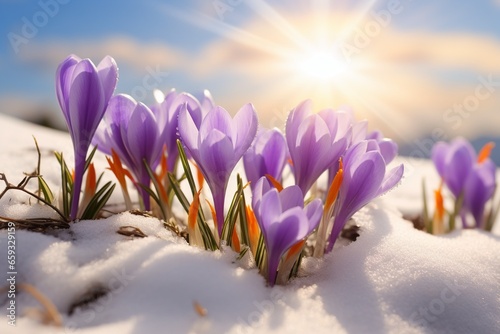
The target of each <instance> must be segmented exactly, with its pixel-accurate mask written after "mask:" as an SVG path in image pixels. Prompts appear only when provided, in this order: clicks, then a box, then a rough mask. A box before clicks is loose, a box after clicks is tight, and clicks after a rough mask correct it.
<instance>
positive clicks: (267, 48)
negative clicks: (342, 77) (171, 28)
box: [161, 5, 290, 57]
mask: <svg viewBox="0 0 500 334" xmlns="http://www.w3.org/2000/svg"><path fill="white" fill-rule="evenodd" d="M161 7H162V8H163V10H164V11H165V13H166V14H167V15H170V16H175V17H177V18H179V19H182V20H184V21H186V22H189V23H191V24H192V25H194V26H198V27H200V28H202V29H206V30H207V31H211V32H213V33H216V34H217V35H219V36H221V37H225V38H227V39H229V40H232V41H234V42H237V43H239V44H243V45H246V46H248V47H251V48H254V49H256V50H260V51H263V52H265V53H267V54H270V55H274V56H277V57H284V56H286V55H288V54H290V50H289V49H287V48H283V47H282V46H280V45H278V44H276V43H273V42H272V41H269V40H267V39H265V38H262V37H260V36H256V35H255V34H252V33H250V32H248V31H245V30H243V29H240V28H237V27H235V26H232V25H230V24H227V23H224V22H222V21H219V20H216V19H214V18H212V17H210V16H208V15H206V14H203V13H196V14H193V13H192V12H190V13H187V12H183V11H181V10H178V9H176V8H174V7H172V6H169V5H162V6H161Z"/></svg>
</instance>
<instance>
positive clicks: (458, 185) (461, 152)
mask: <svg viewBox="0 0 500 334" xmlns="http://www.w3.org/2000/svg"><path fill="white" fill-rule="evenodd" d="M488 146H489V145H487V146H486V147H488ZM491 148H492V146H490V147H489V149H491ZM488 156H489V150H486V151H485V152H482V153H481V154H480V156H479V158H478V157H477V155H476V152H475V150H474V148H473V147H472V145H471V144H470V143H469V142H468V141H467V140H465V139H464V138H460V137H459V138H456V139H454V140H453V141H451V142H450V143H449V144H448V143H445V142H438V143H436V144H435V145H434V147H433V149H432V160H433V162H434V165H435V166H436V169H437V171H438V173H439V175H440V176H441V178H442V180H443V182H444V183H445V184H446V186H447V187H448V189H450V191H451V192H452V194H453V196H455V200H458V199H459V198H460V197H461V196H463V208H461V210H460V211H461V216H462V223H463V224H464V226H466V225H467V224H466V222H465V220H466V212H470V213H471V214H472V216H473V217H474V220H475V222H476V227H481V226H482V225H483V223H484V210H485V206H486V203H487V202H488V200H489V199H491V197H492V196H493V193H494V191H495V187H496V167H495V164H494V163H493V162H492V161H491V160H490V159H489V158H488Z"/></svg>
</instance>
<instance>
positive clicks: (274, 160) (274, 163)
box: [243, 129, 288, 189]
mask: <svg viewBox="0 0 500 334" xmlns="http://www.w3.org/2000/svg"><path fill="white" fill-rule="evenodd" d="M287 156H288V151H287V147H286V141H285V138H284V137H283V134H282V133H281V132H280V131H279V130H278V129H271V130H268V129H260V130H259V131H258V132H257V137H256V138H255V140H254V142H253V143H252V146H250V148H249V149H248V151H247V152H246V153H245V155H243V166H244V167H245V174H246V176H247V179H248V181H250V186H251V187H252V189H253V188H254V187H255V184H256V183H257V180H258V179H260V178H261V177H262V176H266V174H268V175H271V176H272V177H273V178H274V179H276V180H280V179H281V174H282V173H283V168H284V167H285V164H286V161H287Z"/></svg>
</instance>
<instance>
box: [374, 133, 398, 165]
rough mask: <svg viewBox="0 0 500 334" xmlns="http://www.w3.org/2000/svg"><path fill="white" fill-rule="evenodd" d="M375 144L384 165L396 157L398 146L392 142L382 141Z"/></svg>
mask: <svg viewBox="0 0 500 334" xmlns="http://www.w3.org/2000/svg"><path fill="white" fill-rule="evenodd" d="M377 144H378V146H379V149H380V154H382V157H383V158H384V160H385V163H386V164H388V163H390V162H391V161H392V160H394V158H395V157H396V156H397V155H398V144H396V142H394V141H393V140H391V139H382V140H380V141H378V143H377Z"/></svg>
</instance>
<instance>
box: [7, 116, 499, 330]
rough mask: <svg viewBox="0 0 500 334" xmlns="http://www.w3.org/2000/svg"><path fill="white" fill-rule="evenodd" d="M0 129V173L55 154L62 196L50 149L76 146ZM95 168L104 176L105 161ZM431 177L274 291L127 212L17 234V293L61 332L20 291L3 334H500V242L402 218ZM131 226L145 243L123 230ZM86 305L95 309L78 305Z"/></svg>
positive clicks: (24, 209)
mask: <svg viewBox="0 0 500 334" xmlns="http://www.w3.org/2000/svg"><path fill="white" fill-rule="evenodd" d="M0 124H2V129H3V131H2V133H0V140H1V142H2V143H4V144H3V145H2V147H1V148H0V172H4V173H6V174H7V176H8V177H9V180H10V179H11V178H12V180H11V182H13V181H19V180H20V178H21V177H22V175H21V171H26V172H29V171H32V170H33V169H34V167H35V165H36V152H35V151H34V145H33V141H32V137H31V135H35V136H36V138H37V139H38V142H39V144H40V147H41V148H42V150H43V151H44V152H45V153H44V158H43V161H42V172H43V173H44V175H45V176H46V177H47V179H48V181H49V183H50V184H51V185H53V186H55V185H56V184H57V182H58V175H59V169H58V165H57V163H56V162H55V159H52V158H50V154H48V153H47V152H48V151H49V150H54V149H57V150H63V151H64V154H65V156H67V159H68V161H71V160H70V156H71V142H70V139H69V136H68V135H67V134H63V133H59V132H54V131H51V130H46V129H43V128H39V127H36V126H33V125H29V124H26V123H22V122H19V121H15V120H12V119H10V118H7V117H4V116H1V117H0ZM52 160H54V161H52ZM96 161H97V164H98V166H97V169H98V170H103V169H104V167H105V163H104V158H103V157H102V156H101V155H98V156H96ZM423 175H426V182H428V183H429V186H431V184H432V182H434V181H436V182H437V181H438V179H437V176H435V174H433V173H432V166H431V165H430V163H429V162H428V161H418V167H417V168H415V169H414V172H413V173H408V174H407V175H406V177H405V180H403V183H402V184H401V186H400V187H399V188H398V189H396V190H394V191H392V192H390V193H389V194H387V195H386V196H385V197H384V198H382V199H378V200H376V201H374V202H373V203H372V204H370V205H368V206H367V207H366V208H364V209H363V210H361V211H360V212H359V213H358V214H356V215H355V217H354V218H355V221H356V223H357V224H358V225H360V226H361V230H360V237H359V238H358V239H357V241H355V242H353V243H350V244H348V245H344V246H341V247H339V248H336V249H335V250H334V251H333V252H332V254H330V255H328V256H326V257H325V258H324V259H322V260H316V259H310V258H308V259H306V260H305V262H304V265H303V270H302V271H301V273H300V277H298V278H296V279H294V280H293V281H291V282H290V284H288V285H287V286H275V287H274V288H270V287H267V286H266V284H265V280H264V278H263V277H262V276H260V275H259V274H258V272H257V270H256V269H254V268H251V267H250V265H249V261H248V259H247V258H243V259H242V260H237V254H236V253H234V252H232V251H231V250H230V249H224V250H223V251H222V252H213V253H212V252H206V251H203V250H200V249H197V248H194V247H191V246H189V245H187V244H186V242H185V241H184V240H183V239H181V238H178V237H176V236H174V235H172V233H171V232H169V231H168V230H166V229H165V228H163V226H162V224H161V222H160V221H159V220H157V219H155V218H150V217H143V216H138V215H133V214H131V213H121V214H118V215H114V216H111V217H109V218H106V219H102V220H96V221H81V222H78V223H75V224H72V226H71V229H69V230H63V231H56V232H51V233H47V234H41V233H34V232H28V231H23V230H18V231H16V246H17V248H16V251H17V259H16V264H17V272H18V274H17V282H18V283H21V282H25V283H29V284H32V285H34V286H35V287H36V288H37V289H38V290H39V291H40V292H42V293H43V294H44V295H45V296H46V297H47V298H48V299H49V300H51V301H52V302H53V303H54V304H55V306H56V307H57V309H58V310H59V312H60V313H61V315H62V317H63V324H64V327H63V328H60V329H57V328H56V327H52V326H46V325H42V324H41V323H40V322H39V321H38V320H36V319H34V318H33V317H30V316H27V315H24V316H23V314H24V313H25V312H26V311H27V310H29V309H30V308H39V307H40V306H39V304H38V303H37V302H36V301H35V300H34V299H33V297H31V296H30V295H28V294H27V293H25V292H22V291H19V292H18V293H17V296H16V305H17V307H18V308H17V315H18V318H17V327H15V328H14V327H12V326H9V325H8V324H7V318H6V317H2V320H0V333H35V332H36V333H39V334H45V333H71V332H78V333H85V334H86V333H110V332H114V333H165V332H168V333H303V332H317V333H495V332H496V333H498V332H500V258H499V254H500V237H499V236H498V234H489V233H486V232H483V231H476V230H466V231H460V230H459V231H455V232H453V233H450V234H449V235H446V236H433V235H429V234H426V233H423V232H420V231H417V230H415V229H414V228H413V227H412V225H411V223H410V222H408V221H406V220H403V219H402V218H401V213H400V212H399V211H398V210H397V209H400V210H405V211H406V212H409V211H413V212H416V211H418V210H420V201H421V198H420V189H421V188H420V183H421V177H422V176H423ZM427 176H428V178H427ZM108 177H109V176H108ZM16 178H17V179H16ZM109 178H111V177H109ZM428 191H429V189H428ZM12 194H14V193H12ZM119 195H120V192H119V191H118V192H116V194H115V195H114V196H113V199H112V200H114V201H116V202H118V201H119V200H120V196H119ZM9 197H12V201H11V203H9V201H8V199H5V200H3V201H2V202H1V203H0V215H6V214H9V215H10V216H15V217H21V216H26V215H29V216H36V215H37V214H42V212H41V211H40V210H41V209H40V207H39V206H37V205H34V204H33V205H29V204H27V203H26V201H24V200H23V199H24V198H25V197H23V196H22V195H17V194H16V195H15V196H9ZM12 203H18V204H15V205H12ZM415 208H418V209H415ZM43 214H45V213H43ZM129 225H132V226H134V227H137V228H139V229H140V230H141V231H143V232H144V233H145V234H146V235H147V236H148V237H146V238H134V237H126V236H123V235H120V234H117V233H116V231H117V230H118V229H119V228H120V227H121V226H129ZM0 249H1V251H0V272H2V273H7V271H8V268H7V255H6V249H7V232H6V231H5V230H3V231H0ZM4 276H5V274H4ZM4 282H5V281H4ZM99 292H100V295H101V296H100V297H99V298H97V299H95V298H94V299H95V300H93V301H92V300H90V299H91V298H90V297H91V296H92V295H94V296H95V295H96V293H99ZM2 294H3V295H0V305H1V306H0V307H1V309H2V310H3V312H4V314H6V307H7V297H6V293H4V292H2ZM85 299H87V300H90V301H89V302H87V303H78V302H79V301H80V302H81V301H82V300H85ZM77 304H79V305H80V307H76V308H75V305H77ZM195 305H198V307H202V308H204V309H206V311H207V314H206V315H205V316H202V315H200V314H199V313H198V312H197V311H196V306H195ZM70 311H71V312H70ZM70 313H71V314H70Z"/></svg>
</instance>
